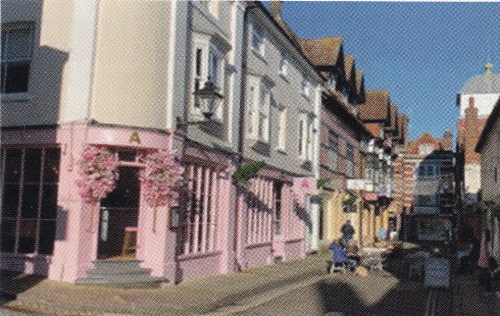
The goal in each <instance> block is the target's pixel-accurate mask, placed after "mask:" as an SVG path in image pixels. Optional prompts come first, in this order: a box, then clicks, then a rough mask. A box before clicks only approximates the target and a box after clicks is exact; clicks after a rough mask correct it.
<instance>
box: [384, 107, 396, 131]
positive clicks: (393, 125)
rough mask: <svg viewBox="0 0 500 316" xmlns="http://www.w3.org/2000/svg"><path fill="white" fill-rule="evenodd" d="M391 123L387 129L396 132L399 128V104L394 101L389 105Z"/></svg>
mask: <svg viewBox="0 0 500 316" xmlns="http://www.w3.org/2000/svg"><path fill="white" fill-rule="evenodd" d="M389 115H390V125H389V126H388V127H387V130H389V131H393V132H396V131H397V128H398V106H397V105H396V104H394V103H391V104H390V105H389Z"/></svg>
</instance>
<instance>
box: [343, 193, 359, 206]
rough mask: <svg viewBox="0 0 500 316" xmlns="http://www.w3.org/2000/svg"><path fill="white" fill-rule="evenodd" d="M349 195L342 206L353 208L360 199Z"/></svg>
mask: <svg viewBox="0 0 500 316" xmlns="http://www.w3.org/2000/svg"><path fill="white" fill-rule="evenodd" d="M348 194H349V197H348V198H347V199H345V200H344V201H342V204H344V205H345V206H353V205H355V204H356V201H357V200H358V197H357V196H356V195H354V194H352V193H348Z"/></svg>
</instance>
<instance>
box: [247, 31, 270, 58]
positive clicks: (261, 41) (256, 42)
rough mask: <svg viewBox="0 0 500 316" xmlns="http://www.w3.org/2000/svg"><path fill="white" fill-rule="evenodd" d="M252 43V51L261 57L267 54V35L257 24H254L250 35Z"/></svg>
mask: <svg viewBox="0 0 500 316" xmlns="http://www.w3.org/2000/svg"><path fill="white" fill-rule="evenodd" d="M250 45H251V48H252V51H253V52H255V53H256V54H258V55H259V56H260V57H264V56H265V54H266V36H265V34H264V31H263V30H262V29H261V28H259V27H258V26H256V25H255V24H253V25H252V36H251V37H250Z"/></svg>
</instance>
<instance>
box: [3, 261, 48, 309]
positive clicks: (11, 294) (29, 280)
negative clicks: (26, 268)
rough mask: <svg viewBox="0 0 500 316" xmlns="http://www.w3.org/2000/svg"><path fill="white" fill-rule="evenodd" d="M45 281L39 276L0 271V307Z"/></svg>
mask: <svg viewBox="0 0 500 316" xmlns="http://www.w3.org/2000/svg"><path fill="white" fill-rule="evenodd" d="M44 279H46V278H45V277H43V276H40V275H34V274H23V273H21V272H16V271H10V270H0V306H3V305H4V304H6V303H8V302H10V301H14V300H15V299H16V298H17V295H18V294H20V293H22V292H24V291H26V290H28V289H30V288H32V287H33V286H35V285H37V284H38V283H40V282H41V281H43V280H44Z"/></svg>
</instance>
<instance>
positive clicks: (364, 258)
mask: <svg viewBox="0 0 500 316" xmlns="http://www.w3.org/2000/svg"><path fill="white" fill-rule="evenodd" d="M386 251H387V248H375V247H366V248H363V249H362V250H361V254H360V258H361V265H363V266H365V267H367V268H368V269H369V270H370V271H371V270H380V271H384V266H383V263H384V261H385V258H384V253H386Z"/></svg>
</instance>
